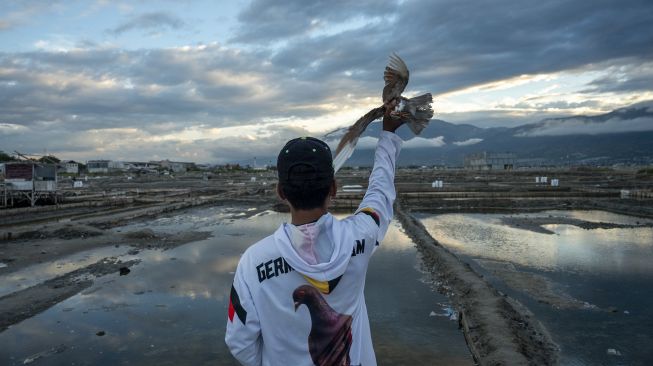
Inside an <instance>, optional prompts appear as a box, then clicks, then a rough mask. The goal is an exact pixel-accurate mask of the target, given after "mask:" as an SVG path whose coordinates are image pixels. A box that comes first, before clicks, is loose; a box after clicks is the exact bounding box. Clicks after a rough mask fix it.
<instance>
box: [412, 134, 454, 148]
mask: <svg viewBox="0 0 653 366" xmlns="http://www.w3.org/2000/svg"><path fill="white" fill-rule="evenodd" d="M446 144H447V143H446V142H444V136H438V137H435V138H431V139H427V138H424V137H413V138H412V139H410V140H408V141H405V142H404V144H403V146H402V148H403V149H419V148H432V147H442V146H444V145H446Z"/></svg>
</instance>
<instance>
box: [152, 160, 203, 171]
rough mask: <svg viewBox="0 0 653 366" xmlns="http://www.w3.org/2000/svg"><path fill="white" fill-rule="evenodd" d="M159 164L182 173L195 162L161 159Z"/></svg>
mask: <svg viewBox="0 0 653 366" xmlns="http://www.w3.org/2000/svg"><path fill="white" fill-rule="evenodd" d="M159 164H160V166H161V168H164V169H168V170H171V171H173V172H175V173H183V172H185V171H187V170H188V169H190V168H192V167H193V166H194V165H195V163H187V162H181V161H170V160H161V161H160V162H159Z"/></svg>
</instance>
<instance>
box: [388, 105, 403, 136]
mask: <svg viewBox="0 0 653 366" xmlns="http://www.w3.org/2000/svg"><path fill="white" fill-rule="evenodd" d="M396 105H397V100H396V99H393V100H391V101H389V102H388V103H386V104H384V106H385V113H384V114H383V131H388V132H395V131H396V130H397V128H399V126H401V125H402V124H403V123H404V122H403V121H402V120H399V119H394V118H392V117H390V112H392V110H393V109H394V108H395V106H396Z"/></svg>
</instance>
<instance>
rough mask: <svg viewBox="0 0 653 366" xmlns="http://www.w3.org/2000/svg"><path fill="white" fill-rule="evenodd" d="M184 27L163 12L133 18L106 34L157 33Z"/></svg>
mask: <svg viewBox="0 0 653 366" xmlns="http://www.w3.org/2000/svg"><path fill="white" fill-rule="evenodd" d="M184 25H185V23H184V21H183V20H181V19H180V18H178V17H176V16H174V15H172V14H168V13H165V12H154V13H144V14H141V15H139V16H136V17H133V18H131V19H129V20H128V21H126V22H124V23H122V24H120V25H119V26H117V27H115V28H113V29H109V30H108V32H109V33H111V34H114V35H120V34H122V33H125V32H129V31H132V30H138V29H141V30H149V31H158V30H163V29H165V28H170V29H179V28H181V27H183V26H184Z"/></svg>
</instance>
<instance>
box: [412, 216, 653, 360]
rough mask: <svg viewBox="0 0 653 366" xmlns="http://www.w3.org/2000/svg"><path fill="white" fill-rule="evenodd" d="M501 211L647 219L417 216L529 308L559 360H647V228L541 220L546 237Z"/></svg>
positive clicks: (652, 246) (652, 296)
mask: <svg viewBox="0 0 653 366" xmlns="http://www.w3.org/2000/svg"><path fill="white" fill-rule="evenodd" d="M506 216H510V217H517V218H537V217H549V216H559V217H567V218H573V219H578V220H584V221H590V222H607V223H614V224H622V225H640V224H647V223H650V222H651V221H650V220H647V219H642V218H637V217H629V216H624V215H615V214H611V213H607V212H601V211H547V212H540V213H528V214H512V215H502V214H445V215H430V214H421V215H418V217H419V218H420V219H421V221H422V223H423V224H424V226H425V227H426V228H427V230H428V231H429V232H430V234H431V235H432V236H433V237H434V238H436V239H437V240H438V241H440V242H441V243H442V244H443V245H444V246H446V247H448V248H449V249H451V250H453V251H454V252H455V253H456V254H458V255H459V256H460V257H461V258H462V259H463V260H465V261H467V262H469V263H470V265H472V267H474V269H476V270H477V271H479V272H480V273H481V274H483V275H484V276H486V278H488V280H489V281H490V282H491V283H493V285H495V286H496V287H497V288H498V289H499V290H501V291H504V292H506V293H508V294H509V295H510V296H513V297H515V298H517V299H518V300H520V301H522V302H523V303H524V304H526V305H527V306H528V307H529V308H530V309H531V310H532V311H533V312H534V313H535V315H536V317H537V318H538V319H540V320H541V321H542V323H543V324H544V325H545V326H546V328H547V329H548V330H549V331H550V333H551V334H552V336H553V338H554V340H555V341H556V343H558V344H559V345H560V346H561V349H562V352H561V364H562V365H598V364H600V365H650V364H653V350H652V349H651V347H650V345H651V344H653V333H652V332H651V329H652V328H653V287H652V286H651V283H653V265H652V264H651V263H653V228H651V227H640V228H612V229H592V230H585V229H582V228H579V227H577V226H573V225H556V224H551V225H545V226H546V228H547V229H548V230H551V231H553V233H554V234H553V235H551V234H546V233H538V232H534V231H532V230H527V229H520V228H515V227H510V226H506V225H503V224H502V218H503V217H506ZM610 350H612V351H610Z"/></svg>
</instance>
